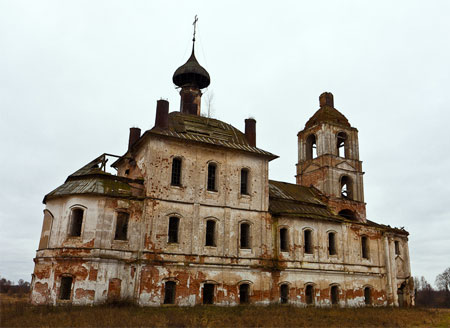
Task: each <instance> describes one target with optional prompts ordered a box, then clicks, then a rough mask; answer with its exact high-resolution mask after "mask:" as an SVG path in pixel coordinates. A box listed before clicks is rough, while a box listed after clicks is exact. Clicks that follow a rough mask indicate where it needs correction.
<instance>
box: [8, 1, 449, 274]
mask: <svg viewBox="0 0 450 328" xmlns="http://www.w3.org/2000/svg"><path fill="white" fill-rule="evenodd" d="M196 14H197V15H198V17H199V22H198V33H197V41H198V42H197V46H196V54H197V58H198V60H199V61H200V63H201V64H202V65H203V66H204V67H205V68H206V69H207V70H208V71H209V74H210V75H211V85H210V87H209V88H208V90H207V91H206V92H205V95H204V100H205V99H206V97H208V95H213V97H212V106H213V116H214V117H216V118H218V119H220V120H223V121H225V122H228V123H231V124H232V125H234V126H235V127H237V128H239V129H241V130H243V129H244V119H245V118H248V117H249V116H252V117H254V118H256V120H257V145H258V147H260V148H263V149H265V150H268V151H270V152H273V153H275V154H277V155H279V156H280V158H278V159H276V160H274V161H272V162H271V163H270V178H271V179H275V180H282V181H286V182H292V183H294V182H295V179H294V175H295V163H296V160H297V137H296V135H297V132H298V131H300V130H302V129H303V128H304V125H305V123H306V121H307V120H308V118H309V117H311V116H312V115H313V114H314V113H315V111H316V110H317V109H318V108H319V102H318V97H319V95H320V94H321V93H322V92H324V91H329V92H332V93H333V94H334V103H335V107H336V108H337V109H338V110H340V111H341V112H342V113H343V114H344V115H345V116H346V117H347V118H348V120H349V121H350V123H351V124H352V126H354V127H356V128H357V129H358V130H359V145H360V159H361V160H362V161H363V169H364V171H365V172H366V174H365V176H364V187H365V188H364V190H365V200H366V202H367V217H368V219H370V220H372V221H376V222H379V223H384V224H389V225H391V226H397V227H401V226H404V227H405V228H406V229H407V230H408V231H409V232H410V237H409V247H410V255H411V267H412V272H413V275H414V276H422V275H424V276H425V277H426V278H427V280H428V281H429V282H431V283H434V279H435V276H436V275H437V274H439V273H441V272H442V271H444V269H445V268H446V267H448V266H450V260H449V259H450V256H449V253H450V204H449V203H450V174H449V168H450V155H449V150H450V137H449V133H450V131H449V121H450V113H449V112H450V106H449V104H450V60H449V59H450V19H449V17H450V1H445V0H444V1H436V0H434V1H426V0H423V1H412V0H408V1H392V0H389V1H380V0H378V1H362V0H357V1H337V0H333V1H270V2H269V1H261V0H259V1H220V2H218V1H214V2H213V1H183V2H182V1H111V0H108V1H91V0H89V1H59V0H55V1H17V0H14V1H12V0H11V1H3V0H0V114H1V116H0V148H1V155H0V156H1V170H0V182H1V188H0V224H1V228H0V250H1V251H0V275H1V276H3V277H6V278H8V279H10V280H14V281H16V282H17V280H18V279H20V278H22V279H25V280H30V278H31V276H30V275H31V273H32V271H33V257H34V256H35V251H36V248H37V246H38V242H39V236H40V232H41V227H42V220H43V213H42V211H43V209H44V205H43V204H42V199H43V197H44V195H45V194H46V193H48V192H50V191H51V190H53V189H54V188H56V187H58V186H59V185H61V184H62V183H63V182H64V180H65V179H66V177H67V176H68V175H69V174H71V173H73V172H74V171H76V170H77V169H78V168H80V167H81V166H83V165H84V164H86V163H88V162H89V161H91V160H92V159H94V158H95V157H97V156H98V155H100V154H102V153H104V152H108V153H113V154H119V155H120V154H123V153H124V152H125V150H126V147H127V144H128V133H129V128H130V127H132V126H137V127H140V128H141V129H142V130H147V129H150V128H151V127H152V126H153V124H154V116H155V109H156V101H157V100H158V99H160V98H166V99H168V100H169V102H170V110H171V111H175V110H178V109H179V95H178V92H177V90H176V89H175V87H174V85H173V83H172V75H173V72H174V71H175V69H176V68H177V67H178V66H180V65H182V64H183V63H184V62H185V61H186V60H187V58H188V56H189V53H190V47H191V38H192V21H193V19H194V16H195V15H196ZM203 107H204V108H205V107H206V106H203Z"/></svg>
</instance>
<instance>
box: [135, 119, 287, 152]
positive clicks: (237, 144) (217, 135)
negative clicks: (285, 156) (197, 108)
mask: <svg viewBox="0 0 450 328" xmlns="http://www.w3.org/2000/svg"><path fill="white" fill-rule="evenodd" d="M146 133H150V134H157V135H164V136H169V137H174V138H179V139H185V140H190V141H195V142H201V143H206V144H210V145H215V146H221V147H226V148H231V149H236V150H240V151H245V152H250V153H254V154H258V155H263V156H267V157H269V159H270V160H272V159H275V158H277V157H278V156H277V155H274V154H272V153H270V152H268V151H265V150H262V149H259V148H257V147H252V146H250V145H249V144H248V142H247V140H246V138H245V134H244V133H242V132H241V131H239V130H238V129H236V128H235V127H233V126H232V125H231V124H227V123H224V122H222V121H219V120H216V119H213V118H208V117H202V116H198V115H190V114H184V113H180V112H172V113H169V128H168V129H167V130H164V129H160V128H157V127H154V128H152V129H151V130H149V131H147V132H146ZM141 139H142V138H141Z"/></svg>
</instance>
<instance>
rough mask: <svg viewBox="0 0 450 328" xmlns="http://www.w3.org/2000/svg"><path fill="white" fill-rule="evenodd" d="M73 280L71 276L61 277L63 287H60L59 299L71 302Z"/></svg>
mask: <svg viewBox="0 0 450 328" xmlns="http://www.w3.org/2000/svg"><path fill="white" fill-rule="evenodd" d="M72 283H73V278H72V277H69V276H63V277H61V286H60V287H59V299H60V300H70V296H71V294H72Z"/></svg>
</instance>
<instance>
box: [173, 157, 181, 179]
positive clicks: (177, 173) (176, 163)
mask: <svg viewBox="0 0 450 328" xmlns="http://www.w3.org/2000/svg"><path fill="white" fill-rule="evenodd" d="M181 164H182V161H181V158H179V157H174V158H173V160H172V176H171V179H170V184H171V185H172V186H181Z"/></svg>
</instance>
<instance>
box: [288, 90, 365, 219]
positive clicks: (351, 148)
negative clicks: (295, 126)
mask: <svg viewBox="0 0 450 328" xmlns="http://www.w3.org/2000/svg"><path fill="white" fill-rule="evenodd" d="M319 103H320V109H319V110H318V111H317V112H316V113H315V114H314V115H313V116H312V117H311V118H310V119H309V120H308V122H306V124H305V128H304V129H303V130H302V131H300V132H299V133H298V134H297V136H298V163H297V175H296V181H297V184H299V185H302V186H307V187H309V186H314V187H315V188H317V189H318V190H319V191H320V192H322V194H323V195H324V196H325V197H326V198H327V199H328V205H329V206H330V207H331V209H332V210H333V211H334V212H335V213H336V214H339V215H341V216H343V217H345V218H347V219H350V220H357V221H361V222H365V221H366V204H365V203H364V188H363V174H364V172H363V171H362V162H361V161H360V160H359V146H358V130H357V129H356V128H354V127H352V126H351V125H350V123H349V122H348V120H347V118H346V117H345V116H344V115H343V114H342V113H340V112H339V111H338V110H337V109H336V108H334V100H333V94H331V93H330V92H324V93H322V94H321V95H320V97H319Z"/></svg>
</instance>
